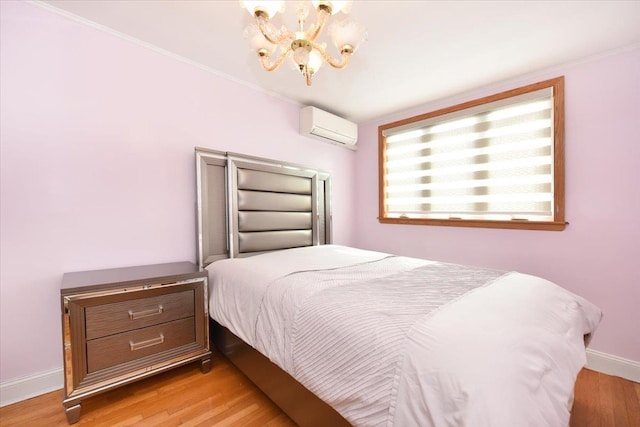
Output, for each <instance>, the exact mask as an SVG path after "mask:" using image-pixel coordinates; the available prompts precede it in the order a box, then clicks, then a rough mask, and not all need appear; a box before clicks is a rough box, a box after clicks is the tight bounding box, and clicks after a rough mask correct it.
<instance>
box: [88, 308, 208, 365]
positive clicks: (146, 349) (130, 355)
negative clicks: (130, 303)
mask: <svg viewBox="0 0 640 427" xmlns="http://www.w3.org/2000/svg"><path fill="white" fill-rule="evenodd" d="M195 340H196V334H195V324H194V318H193V317H190V318H187V319H181V320H175V321H173V322H169V323H163V324H161V325H155V326H149V327H147V328H143V329H138V330H135V331H131V332H124V333H121V334H117V335H111V336H108V337H104V338H98V339H95V340H91V341H89V342H87V364H88V366H87V371H88V372H95V371H97V370H100V369H104V368H109V367H111V366H115V365H118V364H120V363H124V362H128V361H131V360H134V359H139V358H141V357H146V356H150V355H152V354H156V353H160V352H162V351H165V350H170V349H172V348H176V347H180V346H182V345H186V344H190V343H193V342H195Z"/></svg>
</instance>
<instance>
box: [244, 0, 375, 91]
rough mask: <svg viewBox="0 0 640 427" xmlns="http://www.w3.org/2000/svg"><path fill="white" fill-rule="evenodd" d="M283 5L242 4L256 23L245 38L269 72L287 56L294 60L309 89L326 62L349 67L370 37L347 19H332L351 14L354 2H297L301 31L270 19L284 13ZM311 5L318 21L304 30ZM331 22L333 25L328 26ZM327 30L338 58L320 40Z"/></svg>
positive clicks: (252, 0)
mask: <svg viewBox="0 0 640 427" xmlns="http://www.w3.org/2000/svg"><path fill="white" fill-rule="evenodd" d="M284 3H285V2H284V1H273V0H262V1H261V0H241V1H240V4H241V6H242V7H244V8H246V9H247V10H248V11H249V13H250V14H251V15H252V16H253V17H254V18H255V23H254V24H251V25H250V26H249V27H247V29H246V30H245V37H246V38H247V39H249V42H250V44H251V47H252V48H253V49H254V50H255V51H256V52H257V53H258V57H259V58H260V63H261V64H262V67H263V68H264V69H265V70H267V71H273V70H275V69H277V68H278V67H280V65H281V64H282V63H283V62H284V61H285V60H286V59H287V57H291V59H292V61H293V63H294V65H295V67H296V68H297V69H298V70H300V72H301V73H302V75H303V76H304V77H305V79H306V82H307V86H311V79H312V77H313V75H314V74H316V73H317V72H318V70H319V69H320V66H322V64H323V63H324V62H326V63H327V64H329V65H331V66H332V67H334V68H338V69H341V68H344V67H346V66H347V64H348V63H349V59H351V55H353V52H355V51H356V49H357V48H358V46H359V45H360V44H361V43H362V42H364V41H365V39H366V37H367V32H366V29H365V28H364V27H363V26H362V25H361V24H359V23H358V22H355V21H353V20H350V19H348V18H343V19H338V18H332V17H333V16H334V15H336V14H338V13H339V12H342V13H343V14H344V15H346V14H348V13H349V10H350V8H351V1H344V0H334V1H327V0H320V1H317V0H315V1H314V0H312V1H311V2H308V1H297V2H296V10H295V12H296V17H297V21H298V28H297V29H296V31H290V30H288V29H287V28H286V27H285V26H283V27H282V28H281V29H279V30H278V29H276V27H275V26H274V25H273V23H272V22H271V19H272V18H273V17H274V16H275V15H276V14H277V13H278V12H280V13H283V12H284ZM309 3H311V5H313V8H314V9H315V11H316V12H317V18H316V22H315V23H313V24H311V25H309V26H308V28H306V29H305V24H306V22H307V18H308V17H309V6H310V5H309ZM330 20H331V24H330V25H327V24H328V22H329V21H330ZM325 27H328V28H327V33H328V35H329V37H330V38H331V40H332V41H333V44H334V45H335V47H336V49H337V50H338V52H339V53H340V56H339V57H338V58H337V59H336V58H334V57H332V56H331V55H330V54H329V53H328V52H327V49H326V43H324V42H320V41H319V39H320V37H321V34H322V32H323V30H324V28H325Z"/></svg>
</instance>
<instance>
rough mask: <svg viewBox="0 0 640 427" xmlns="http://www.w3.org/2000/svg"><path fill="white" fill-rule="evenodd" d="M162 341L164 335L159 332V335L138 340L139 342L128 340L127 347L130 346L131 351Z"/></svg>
mask: <svg viewBox="0 0 640 427" xmlns="http://www.w3.org/2000/svg"><path fill="white" fill-rule="evenodd" d="M163 342H164V335H162V334H160V336H159V337H157V338H151V339H150V340H146V341H140V342H133V341H129V347H130V348H131V351H136V350H140V349H143V348H147V347H151V346H154V345H158V344H162V343H163Z"/></svg>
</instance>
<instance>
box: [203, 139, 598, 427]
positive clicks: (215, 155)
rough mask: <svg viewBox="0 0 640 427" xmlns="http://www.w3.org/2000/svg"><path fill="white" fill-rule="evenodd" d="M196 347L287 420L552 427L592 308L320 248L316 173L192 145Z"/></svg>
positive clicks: (417, 262) (593, 319)
mask: <svg viewBox="0 0 640 427" xmlns="http://www.w3.org/2000/svg"><path fill="white" fill-rule="evenodd" d="M196 171H197V182H198V230H199V233H198V240H199V245H198V258H199V260H200V262H201V266H202V267H203V268H206V269H207V270H208V272H209V286H210V292H209V296H210V302H209V313H210V315H211V318H212V319H211V331H212V333H213V336H212V342H214V343H215V345H216V347H218V350H219V351H220V352H221V353H222V354H224V355H225V356H227V357H228V358H229V359H230V360H231V361H232V362H233V363H234V364H235V365H236V366H238V368H239V369H240V370H242V371H243V372H244V373H245V374H246V375H247V376H248V377H249V378H250V379H251V380H252V381H253V382H254V383H256V385H258V387H260V388H261V389H262V390H263V391H264V392H265V393H266V394H267V395H268V396H269V397H270V398H271V399H272V400H273V401H274V402H275V403H276V404H277V405H279V406H280V407H281V408H282V409H283V410H284V411H285V412H286V413H287V414H288V415H289V416H290V417H291V418H292V419H293V420H294V421H295V422H296V423H298V424H299V425H302V426H306V425H309V426H314V425H317V426H326V425H332V426H334V425H355V426H374V425H375V426H377V425H387V426H412V425H415V426H461V425H469V426H492V427H493V426H514V425H518V426H543V425H549V426H566V425H568V423H569V417H570V409H571V402H572V395H573V386H574V383H575V380H576V377H577V374H578V372H579V370H580V369H581V368H582V367H583V366H584V364H585V362H586V357H585V345H586V344H587V343H588V340H589V338H590V336H591V334H592V333H593V332H594V331H595V329H596V328H597V326H598V323H599V322H600V318H601V312H600V310H599V309H598V308H597V307H595V306H594V305H593V304H591V303H589V302H588V301H586V300H585V299H583V298H581V297H579V296H577V295H574V294H571V293H570V292H567V291H566V290H564V289H562V288H561V287H559V286H557V285H555V284H553V283H551V282H548V281H546V280H544V279H542V278H539V277H535V276H531V275H526V274H521V273H518V272H511V271H498V270H493V269H486V268H478V267H473V266H464V265H457V264H450V263H441V262H433V261H428V260H423V259H417V258H409V257H402V256H395V255H392V254H387V253H382V252H376V251H368V250H362V249H356V248H349V247H345V246H340V245H334V244H332V241H331V204H330V185H329V184H330V180H329V175H328V174H327V173H325V172H323V171H317V170H314V169H312V168H307V167H303V166H299V165H291V164H286V163H281V162H275V161H272V160H268V159H259V158H252V157H247V156H241V155H238V154H233V153H221V152H214V151H211V150H203V149H196Z"/></svg>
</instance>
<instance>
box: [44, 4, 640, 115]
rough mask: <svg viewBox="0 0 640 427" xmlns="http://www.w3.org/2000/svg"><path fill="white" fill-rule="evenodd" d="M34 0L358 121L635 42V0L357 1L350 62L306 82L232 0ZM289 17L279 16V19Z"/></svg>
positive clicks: (638, 9)
mask: <svg viewBox="0 0 640 427" xmlns="http://www.w3.org/2000/svg"><path fill="white" fill-rule="evenodd" d="M287 3H288V10H287V11H286V12H285V14H284V15H283V16H284V17H287V18H289V20H288V21H285V23H287V26H288V27H289V28H293V23H290V21H291V20H293V21H294V23H295V18H293V15H292V10H293V9H294V8H293V7H292V5H291V4H290V3H294V2H287ZM36 4H40V5H41V6H45V7H47V8H54V9H55V10H56V11H59V12H62V13H64V14H66V15H68V16H72V17H76V16H77V17H80V18H81V20H83V21H85V22H87V21H90V22H91V23H93V24H97V26H98V27H102V28H106V29H109V30H110V31H114V32H116V33H119V34H121V35H124V36H125V37H127V38H132V39H136V40H139V41H142V42H143V44H145V45H147V46H150V47H153V48H156V49H159V50H162V51H166V52H170V53H171V54H173V56H178V57H181V58H184V59H186V60H188V61H189V62H192V63H195V64H197V65H199V66H200V67H203V68H205V69H207V70H209V71H211V72H214V73H216V74H218V75H221V76H224V77H226V78H229V79H231V80H233V81H236V82H240V83H242V84H246V85H248V86H250V87H252V88H255V89H258V90H262V91H264V92H266V93H268V94H271V95H274V96H278V97H280V98H284V99H287V100H291V101H292V102H295V103H299V104H301V105H315V106H316V107H320V108H323V109H325V110H327V111H331V112H333V113H335V114H338V115H340V116H342V117H345V118H347V119H349V120H352V121H355V122H357V123H363V122H366V121H369V120H372V119H374V118H377V117H381V116H384V115H386V114H389V113H393V112H397V111H400V110H404V109H407V108H411V107H415V106H418V105H421V104H424V103H426V102H429V101H433V100H436V99H440V98H443V97H447V96H451V95H455V94H458V93H461V92H464V91H467V90H470V89H474V88H478V87H482V86H484V85H487V84H491V83H495V82H499V81H502V80H506V79H510V78H514V77H517V76H521V75H524V74H528V73H531V72H535V71H537V70H542V69H545V68H549V67H553V66H556V65H560V64H564V63H567V62H573V61H579V60H581V59H583V58H587V57H591V56H594V55H599V54H603V53H606V52H609V51H612V50H617V49H623V48H626V47H629V46H633V45H637V44H640V1H637V0H633V1H595V0H587V1H575V0H573V1H560V0H557V1H541V0H538V1H504V0H501V1H417V0H416V1H374V0H369V1H366V0H356V1H355V2H354V4H353V8H352V13H351V17H352V18H353V19H355V20H357V21H359V22H360V23H362V24H363V25H364V26H365V27H366V28H367V31H368V39H367V41H366V42H365V43H364V44H363V45H362V46H361V47H360V48H359V49H358V50H357V51H356V53H355V54H354V56H353V58H352V61H351V64H350V65H349V66H348V67H347V68H345V69H344V70H336V69H332V68H331V67H328V66H325V67H323V68H322V69H320V70H319V72H318V73H317V74H316V76H314V80H313V85H312V86H310V87H308V86H306V83H305V80H304V78H303V76H302V75H301V74H300V73H299V72H297V71H296V70H295V69H293V68H292V67H290V66H289V65H287V64H283V66H281V67H280V69H278V70H276V71H273V72H266V71H264V70H263V69H262V68H261V66H260V64H259V62H258V60H257V55H256V54H255V53H254V52H253V51H251V50H250V48H249V45H248V43H247V41H246V40H245V39H244V37H243V32H244V28H245V27H246V26H247V25H248V24H249V23H251V21H252V17H251V16H250V15H249V13H247V11H246V10H245V9H242V8H240V6H239V2H238V1H235V0H233V1H221V0H211V1H206V0H196V1H189V0H177V1H154V0H119V1H115V0H104V1H103V0H92V1H77V0H69V1H66V0H55V1H54V0H47V1H37V2H36ZM290 15H291V16H290ZM283 16H281V15H280V14H279V15H277V16H276V18H277V20H276V19H274V22H276V23H278V22H279V24H278V27H279V26H280V25H282V21H281V18H282V17H283ZM329 44H330V43H329ZM331 49H333V46H331ZM334 54H335V56H337V52H334ZM325 65H326V64H325Z"/></svg>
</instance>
